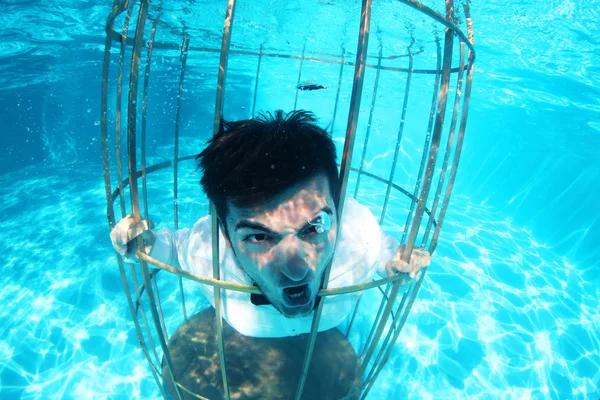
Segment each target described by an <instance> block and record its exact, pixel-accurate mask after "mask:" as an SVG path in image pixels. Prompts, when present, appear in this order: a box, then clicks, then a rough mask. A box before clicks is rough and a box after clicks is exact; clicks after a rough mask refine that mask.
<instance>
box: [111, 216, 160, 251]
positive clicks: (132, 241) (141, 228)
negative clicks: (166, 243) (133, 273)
mask: <svg viewBox="0 0 600 400" xmlns="http://www.w3.org/2000/svg"><path fill="white" fill-rule="evenodd" d="M151 228H153V225H152V222H151V221H147V220H142V221H141V222H140V223H138V224H136V223H135V220H134V219H133V215H131V214H128V215H127V216H126V217H125V218H123V219H122V220H121V221H119V223H118V224H117V225H115V227H114V228H113V230H112V231H111V232H110V240H111V242H112V245H113V247H114V248H115V250H116V251H117V252H118V253H119V254H121V255H122V256H124V257H125V258H126V259H129V260H131V261H137V257H136V256H135V253H136V252H137V240H136V239H137V237H138V236H141V237H142V239H144V243H145V246H144V247H145V250H146V254H150V251H151V250H152V246H153V245H154V241H155V239H156V235H155V234H154V232H152V230H151Z"/></svg>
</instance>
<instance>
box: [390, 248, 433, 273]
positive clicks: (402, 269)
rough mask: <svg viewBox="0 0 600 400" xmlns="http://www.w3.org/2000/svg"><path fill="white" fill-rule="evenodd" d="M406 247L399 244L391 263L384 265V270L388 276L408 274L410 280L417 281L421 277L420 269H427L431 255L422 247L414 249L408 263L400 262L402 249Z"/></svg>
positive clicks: (402, 253)
mask: <svg viewBox="0 0 600 400" xmlns="http://www.w3.org/2000/svg"><path fill="white" fill-rule="evenodd" d="M405 248H406V245H404V244H401V245H400V246H399V247H398V250H396V254H394V257H392V259H391V261H388V263H387V264H386V265H385V270H386V271H387V273H388V276H391V275H394V274H408V276H409V277H410V278H411V279H415V280H416V279H419V278H420V277H421V274H422V272H421V269H422V268H425V267H428V266H429V264H430V263H431V254H429V252H428V251H427V250H425V249H424V248H422V247H415V248H414V249H413V251H412V254H411V255H410V261H409V262H408V263H407V262H404V261H402V256H403V255H404V249H405Z"/></svg>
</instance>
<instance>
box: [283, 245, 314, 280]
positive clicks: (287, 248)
mask: <svg viewBox="0 0 600 400" xmlns="http://www.w3.org/2000/svg"><path fill="white" fill-rule="evenodd" d="M279 245H280V246H281V249H280V251H281V253H280V258H279V262H280V265H281V272H282V273H283V274H284V275H285V276H286V277H287V278H289V279H291V280H293V281H301V280H302V279H304V278H305V277H306V275H307V274H308V271H309V269H310V266H309V265H308V263H307V262H306V249H305V248H304V243H302V241H301V240H300V239H299V238H298V237H295V236H294V235H289V236H288V237H286V238H285V239H284V240H282V241H281V242H280V243H279Z"/></svg>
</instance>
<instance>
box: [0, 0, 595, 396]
mask: <svg viewBox="0 0 600 400" xmlns="http://www.w3.org/2000/svg"><path fill="white" fill-rule="evenodd" d="M6 5H7V7H9V9H8V11H9V12H7V13H5V14H4V15H3V16H2V17H0V23H1V24H2V26H4V27H5V28H3V30H2V31H0V82H2V83H3V84H2V89H0V115H1V119H2V125H3V127H2V128H0V129H2V133H1V137H2V139H3V141H4V145H5V147H4V150H3V151H2V154H1V155H0V157H2V158H1V159H0V172H1V174H0V188H2V189H1V190H0V232H2V234H1V235H0V265H1V266H2V267H3V269H2V271H3V272H4V273H3V274H2V275H1V276H0V282H1V284H0V305H1V307H0V332H1V334H0V398H1V399H13V398H14V399H18V398H22V399H45V398H74V399H75V398H77V399H81V398H86V399H87V398H90V399H108V398H110V399H112V398H119V399H120V398H123V399H126V398H127V399H128V398H143V399H146V398H156V397H158V396H159V392H158V390H157V388H156V385H155V383H154V381H153V379H152V378H151V375H150V372H149V369H148V367H147V363H146V361H145V359H144V358H143V356H142V354H141V352H140V350H139V349H138V343H137V339H136V336H135V332H134V329H133V324H132V323H131V316H130V314H129V311H128V307H127V304H126V300H125V297H124V295H123V289H122V286H121V283H120V278H119V274H118V268H117V265H116V261H115V258H114V253H113V251H112V250H111V246H110V241H109V239H108V228H107V223H106V216H105V206H106V205H105V197H104V185H103V182H102V176H101V175H102V171H101V165H100V162H99V161H100V160H99V141H98V138H99V133H98V126H97V122H98V119H99V116H98V115H99V112H98V110H99V99H98V97H99V79H100V77H99V69H100V68H101V49H102V43H103V40H104V39H103V23H104V19H105V16H106V14H107V12H108V7H109V5H107V4H106V3H105V2H103V1H99V0H98V1H87V2H81V3H79V4H78V6H77V7H74V6H73V5H70V4H66V3H63V2H59V1H56V2H52V3H46V4H44V5H42V4H37V3H36V2H15V1H9V2H7V3H6ZM599 9H600V3H599V2H598V1H585V2H584V1H583V0H581V1H569V0H566V1H552V2H547V1H544V2H542V1H534V0H530V1H522V2H514V3H511V4H505V2H496V1H489V2H485V3H483V2H481V3H475V2H474V3H473V4H472V10H473V14H474V15H473V19H474V24H475V29H476V41H477V44H476V48H477V51H478V60H477V62H476V72H475V78H474V79H475V83H474V94H473V97H472V99H471V104H472V107H471V113H470V119H469V124H468V128H467V139H466V144H465V150H464V155H463V159H462V161H461V168H460V171H459V173H458V182H457V185H456V189H455V192H454V195H453V198H452V202H451V205H450V209H449V212H448V215H447V218H446V222H445V225H444V229H443V233H442V236H441V237H440V244H439V246H438V249H437V251H436V254H435V257H434V261H433V263H432V266H431V268H429V271H428V273H427V277H426V279H425V281H424V283H423V286H422V288H421V291H420V293H419V297H418V299H417V302H416V303H415V305H414V307H413V310H412V313H411V315H410V318H409V320H408V322H407V324H406V326H405V328H404V332H403V334H402V335H401V337H400V340H399V341H398V344H397V345H396V348H395V350H394V353H393V354H392V358H391V359H390V361H389V362H388V365H387V366H386V369H385V370H384V371H383V372H382V374H381V376H380V378H379V381H378V384H377V385H376V387H375V388H374V389H373V391H372V392H371V394H370V396H369V398H373V399H375V398H385V399H397V398H411V399H412V398H418V399H421V398H422V399H437V398H444V399H446V398H456V399H462V398H494V399H496V398H506V399H513V398H518V399H521V398H536V399H537V398H552V399H553V398H560V399H571V398H577V399H598V398H600V311H599V310H600V307H599V306H598V304H599V299H600V285H599V284H600V278H599V276H600V272H599V270H600V212H599V211H598V204H599V202H598V199H599V198H600V189H598V188H599V187H600V157H598V154H600V140H599V137H600V128H599V126H600V125H599V122H598V121H600V102H599V101H600V100H599V99H600V89H598V85H599V84H600V53H599V52H598V48H600V47H599V45H600V36H599V34H598V30H597V26H598V18H599V15H598V10H599ZM82 43H83V44H82ZM168 74H169V73H168V72H164V75H168ZM157 76H160V75H157ZM157 79H160V78H157ZM208 90H209V88H206V93H207V94H206V97H207V98H209V99H210V102H211V104H212V102H213V100H212V99H213V97H211V96H213V94H212V92H208ZM165 107H167V108H168V107H172V104H168V105H166V106H165ZM195 111H197V110H195ZM240 112H241V111H240ZM190 114H191V111H190ZM207 115H208V113H207ZM382 118H383V117H382ZM184 120H185V118H184ZM157 124H158V125H157V126H155V130H156V131H157V132H159V131H161V129H163V128H164V130H168V132H169V135H167V136H168V137H169V138H170V137H171V134H172V133H171V127H172V120H170V121H165V122H164V126H161V125H160V122H159V123H157ZM184 126H185V129H184V132H183V133H184V134H186V133H188V134H189V133H191V132H193V131H194V129H197V128H198V126H196V125H195V123H194V121H186V122H185V123H184ZM186 129H187V130H186ZM155 139H156V140H157V145H164V143H162V144H161V143H160V141H161V138H160V137H156V138H155ZM194 146H196V142H195V141H193V140H190V146H189V147H190V148H191V147H194ZM380 147H381V148H383V150H384V151H383V152H379V153H376V154H373V155H372V157H371V159H370V160H369V161H373V162H374V163H375V164H374V165H375V166H376V165H377V160H376V159H375V157H377V155H378V154H383V153H385V143H381V145H380ZM167 150H169V148H168V147H167ZM187 168H188V169H187V170H185V171H186V172H185V173H182V180H183V181H184V182H183V187H182V189H181V190H182V203H183V205H182V206H181V207H182V211H181V213H182V217H181V218H182V222H181V225H182V226H183V225H186V224H187V225H189V224H190V223H191V222H193V220H194V219H195V218H196V217H197V216H200V215H201V214H202V213H203V212H204V211H205V209H206V208H205V207H204V204H203V203H202V200H201V199H200V198H199V197H196V196H195V192H194V190H195V189H194V188H195V187H197V186H195V185H196V183H197V176H195V175H194V174H193V172H192V171H191V167H189V166H188V167H187ZM407 174H410V172H407ZM186 202H187V203H186ZM170 207H171V205H170V204H167V203H166V202H165V203H164V205H157V206H156V210H157V211H156V213H157V216H158V218H159V221H158V222H159V223H161V222H162V223H167V222H166V221H168V218H169V217H168V216H169V215H170V214H169V212H170ZM197 302H198V304H195V306H197V307H201V306H202V300H201V299H199V300H197ZM359 331H360V329H359Z"/></svg>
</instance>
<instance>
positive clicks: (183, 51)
mask: <svg viewBox="0 0 600 400" xmlns="http://www.w3.org/2000/svg"><path fill="white" fill-rule="evenodd" d="M189 45H190V38H189V36H187V34H184V37H183V42H182V43H181V54H180V56H179V58H180V59H181V74H180V76H179V92H178V93H177V114H176V116H175V149H174V152H175V154H174V157H173V218H174V221H173V222H174V224H175V229H178V228H179V198H178V185H177V182H178V179H177V176H178V173H179V168H178V167H179V162H178V159H179V124H180V122H181V101H182V98H183V80H184V78H185V67H186V63H187V53H188V47H189ZM179 294H180V296H181V308H182V311H183V319H184V321H187V310H186V307H185V294H184V292H183V280H182V279H181V277H179Z"/></svg>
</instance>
